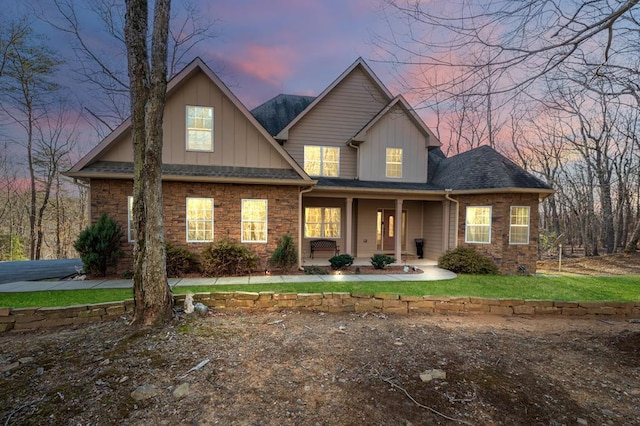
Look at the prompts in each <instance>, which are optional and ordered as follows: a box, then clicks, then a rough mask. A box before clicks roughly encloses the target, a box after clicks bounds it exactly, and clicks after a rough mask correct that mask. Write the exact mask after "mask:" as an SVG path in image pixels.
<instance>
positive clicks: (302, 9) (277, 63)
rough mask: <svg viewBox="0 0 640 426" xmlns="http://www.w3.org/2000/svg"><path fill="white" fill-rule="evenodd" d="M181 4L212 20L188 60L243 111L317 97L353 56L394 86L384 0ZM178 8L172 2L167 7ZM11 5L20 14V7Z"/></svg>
mask: <svg viewBox="0 0 640 426" xmlns="http://www.w3.org/2000/svg"><path fill="white" fill-rule="evenodd" d="M7 1H8V0H0V3H5V2H7ZM184 1H191V4H192V5H195V6H196V7H197V9H198V11H199V12H201V17H202V19H207V18H208V19H209V20H211V21H215V24H214V27H213V29H214V32H215V33H216V34H217V35H216V37H215V38H213V39H211V40H208V41H207V42H206V43H202V44H200V45H198V46H197V48H196V49H195V50H194V51H193V52H192V53H191V54H190V55H189V56H188V57H189V59H192V58H193V57H195V56H196V55H197V56H200V57H202V59H203V60H204V61H205V62H206V63H207V64H208V65H209V66H210V67H211V68H212V69H213V70H214V71H215V72H216V73H218V74H219V76H220V77H221V78H222V80H223V81H224V82H225V83H226V84H227V85H228V86H229V87H231V89H232V90H233V92H234V93H235V94H236V95H237V96H238V97H239V98H240V99H241V100H242V101H243V102H244V103H245V105H246V106H247V107H248V108H253V107H255V106H257V105H259V104H260V103H262V102H264V101H266V100H268V99H270V98H271V97H273V96H275V95H277V94H279V93H295V94H304V95H317V94H318V93H319V92H320V91H321V90H322V89H324V88H325V87H326V86H327V85H329V83H331V82H332V81H333V79H335V78H336V77H337V76H338V75H340V73H342V71H344V70H345V69H346V68H347V67H348V66H349V65H351V63H353V62H354V61H355V60H356V59H357V58H358V57H363V58H364V59H365V60H367V61H368V62H369V65H370V66H371V67H372V68H373V69H374V71H375V72H376V73H378V76H379V77H380V78H381V79H382V81H383V82H384V83H385V84H388V85H390V86H393V84H394V81H393V77H392V76H391V75H390V74H389V72H388V69H389V66H388V65H386V64H383V63H378V62H376V59H380V55H378V54H377V53H376V52H377V51H378V47H377V46H376V45H375V42H374V39H375V37H376V36H378V35H385V34H387V33H388V32H389V30H388V22H387V19H386V18H387V17H386V15H387V13H385V10H384V8H383V7H384V3H385V2H384V0H314V1H311V0H310V1H307V0H216V1H207V0H184ZM31 2H32V3H34V4H35V10H42V14H43V15H44V16H45V17H46V18H47V19H50V20H52V21H54V22H58V23H59V22H61V21H60V20H59V19H58V20H57V19H56V14H57V12H56V10H55V8H54V7H53V6H52V5H51V0H31ZM77 3H78V5H80V7H79V8H78V10H77V13H78V15H79V17H80V20H81V25H82V27H83V28H82V29H83V30H84V31H85V33H86V34H90V35H91V37H92V39H91V40H90V42H92V43H93V44H94V45H100V43H105V44H106V45H105V46H104V48H105V51H106V52H109V48H108V44H109V43H111V41H110V40H108V39H107V37H106V36H105V35H104V34H103V33H101V32H100V31H99V30H98V28H99V23H98V22H97V20H96V19H95V16H92V14H91V13H89V12H87V11H85V10H83V7H86V4H90V3H91V1H89V0H87V1H86V3H85V2H83V1H77ZM182 3H183V0H174V2H173V5H172V8H173V10H177V9H179V7H180V5H181V4H182ZM14 7H17V8H18V10H24V5H22V4H21V5H19V6H14ZM13 12H14V13H15V12H16V10H14V11H13ZM387 12H388V11H387ZM92 27H95V28H96V30H95V31H92ZM34 28H35V29H36V31H37V32H39V33H42V34H45V35H46V37H47V38H49V39H50V40H51V44H52V46H53V47H54V48H55V49H56V50H58V51H59V52H60V54H61V56H62V57H66V58H68V63H67V66H73V59H72V58H73V52H72V51H71V49H70V46H69V39H68V37H67V36H65V35H64V34H61V33H60V32H58V31H56V30H54V29H52V28H51V27H50V26H49V25H48V24H46V23H43V22H35V23H34ZM187 62H188V61H187Z"/></svg>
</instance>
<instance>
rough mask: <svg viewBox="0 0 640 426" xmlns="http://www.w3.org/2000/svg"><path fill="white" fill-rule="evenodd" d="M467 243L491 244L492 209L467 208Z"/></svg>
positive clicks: (465, 238)
mask: <svg viewBox="0 0 640 426" xmlns="http://www.w3.org/2000/svg"><path fill="white" fill-rule="evenodd" d="M464 242H465V243H476V244H490V243H491V207H485V206H482V207H467V220H466V226H465V233H464Z"/></svg>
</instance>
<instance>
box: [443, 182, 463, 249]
mask: <svg viewBox="0 0 640 426" xmlns="http://www.w3.org/2000/svg"><path fill="white" fill-rule="evenodd" d="M451 192H453V189H451V188H447V189H445V190H444V198H446V199H447V200H449V201H451V202H452V203H455V205H456V220H455V224H456V228H455V229H456V232H455V234H456V235H455V239H454V240H453V241H454V245H453V248H456V247H458V232H460V231H459V229H458V225H459V224H458V221H459V217H460V201H458V200H456V199H453V198H451V195H450V194H451Z"/></svg>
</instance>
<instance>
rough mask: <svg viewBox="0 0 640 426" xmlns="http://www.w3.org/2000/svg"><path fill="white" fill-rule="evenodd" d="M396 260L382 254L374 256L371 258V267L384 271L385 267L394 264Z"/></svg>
mask: <svg viewBox="0 0 640 426" xmlns="http://www.w3.org/2000/svg"><path fill="white" fill-rule="evenodd" d="M395 261H396V259H395V258H394V257H391V256H385V255H384V254H374V255H373V256H372V257H371V265H372V266H373V268H374V269H384V268H386V267H387V265H391V264H392V263H395Z"/></svg>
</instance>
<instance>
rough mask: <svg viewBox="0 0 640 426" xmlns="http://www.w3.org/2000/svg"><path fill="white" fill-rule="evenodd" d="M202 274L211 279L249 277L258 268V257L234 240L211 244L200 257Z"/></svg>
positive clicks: (225, 239)
mask: <svg viewBox="0 0 640 426" xmlns="http://www.w3.org/2000/svg"><path fill="white" fill-rule="evenodd" d="M200 261H201V264H200V266H201V269H202V272H203V273H204V274H205V275H207V276H211V277H223V276H234V275H236V276H237V275H248V274H250V273H251V272H253V271H254V270H255V269H256V268H257V266H258V256H256V254H255V253H253V252H252V251H251V250H250V249H248V248H247V247H245V246H243V245H241V244H238V243H237V242H236V241H234V240H230V239H228V238H224V239H222V240H220V241H216V242H214V243H211V244H209V245H208V246H206V247H205V248H204V250H202V254H201V255H200Z"/></svg>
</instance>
